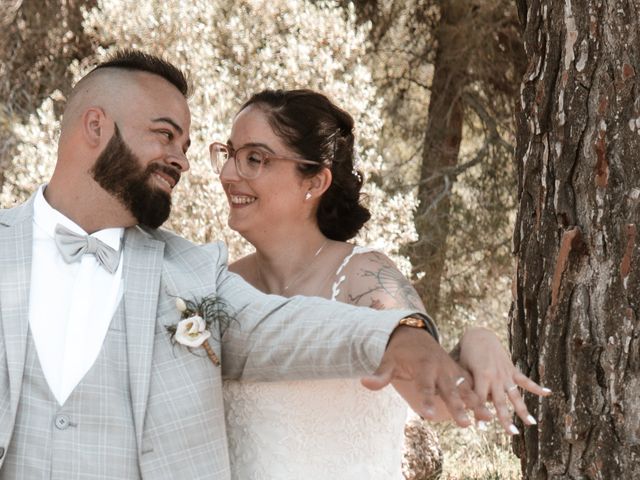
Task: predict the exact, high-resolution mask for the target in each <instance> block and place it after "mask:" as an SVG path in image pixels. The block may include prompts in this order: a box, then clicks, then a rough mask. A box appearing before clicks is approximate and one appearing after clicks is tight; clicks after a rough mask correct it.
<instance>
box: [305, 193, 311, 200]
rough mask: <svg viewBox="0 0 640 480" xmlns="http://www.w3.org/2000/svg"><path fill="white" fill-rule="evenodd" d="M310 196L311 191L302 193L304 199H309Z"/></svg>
mask: <svg viewBox="0 0 640 480" xmlns="http://www.w3.org/2000/svg"><path fill="white" fill-rule="evenodd" d="M310 198H311V192H307V193H305V194H304V199H305V200H309V199H310Z"/></svg>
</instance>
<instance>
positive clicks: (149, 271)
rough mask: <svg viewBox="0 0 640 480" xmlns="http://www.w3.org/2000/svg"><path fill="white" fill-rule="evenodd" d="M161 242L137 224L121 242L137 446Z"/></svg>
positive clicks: (148, 374) (148, 373) (148, 370)
mask: <svg viewBox="0 0 640 480" xmlns="http://www.w3.org/2000/svg"><path fill="white" fill-rule="evenodd" d="M163 253H164V243H162V242H159V241H157V240H154V239H153V238H151V237H150V236H149V235H148V234H146V233H145V232H143V231H142V230H141V229H139V228H138V227H132V228H128V229H127V230H126V233H125V242H124V266H123V280H124V282H123V287H124V312H125V322H126V329H127V355H128V362H129V382H130V388H131V399H132V407H133V417H134V422H135V426H136V438H137V440H138V448H140V446H141V445H142V432H143V427H144V416H145V410H146V406H147V398H148V395H149V380H150V377H151V360H152V357H153V341H154V333H155V326H156V310H157V307H158V296H159V293H160V277H161V274H162V262H163Z"/></svg>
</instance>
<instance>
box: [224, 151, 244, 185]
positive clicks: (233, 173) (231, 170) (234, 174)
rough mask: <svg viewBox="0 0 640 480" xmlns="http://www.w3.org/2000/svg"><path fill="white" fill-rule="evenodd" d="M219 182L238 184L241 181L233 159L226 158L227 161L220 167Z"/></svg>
mask: <svg viewBox="0 0 640 480" xmlns="http://www.w3.org/2000/svg"><path fill="white" fill-rule="evenodd" d="M220 180H221V181H222V182H238V181H240V180H241V178H240V175H238V169H237V168H236V162H235V159H234V158H232V157H229V158H227V161H226V162H224V164H223V165H222V168H221V169H220Z"/></svg>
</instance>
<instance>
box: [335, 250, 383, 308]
mask: <svg viewBox="0 0 640 480" xmlns="http://www.w3.org/2000/svg"><path fill="white" fill-rule="evenodd" d="M376 251H377V250H376V249H375V248H369V247H360V246H358V245H354V247H353V250H351V253H349V255H347V256H346V257H344V260H343V261H342V263H341V264H340V266H339V267H338V271H337V272H336V280H335V282H333V285H332V286H331V300H335V299H336V298H337V297H338V295H339V294H340V286H341V285H342V284H343V283H344V281H345V280H346V279H347V276H346V275H344V274H343V273H342V271H343V270H344V269H345V267H346V266H347V265H348V264H349V262H350V261H351V259H352V258H353V257H354V256H355V255H360V254H362V253H369V252H376Z"/></svg>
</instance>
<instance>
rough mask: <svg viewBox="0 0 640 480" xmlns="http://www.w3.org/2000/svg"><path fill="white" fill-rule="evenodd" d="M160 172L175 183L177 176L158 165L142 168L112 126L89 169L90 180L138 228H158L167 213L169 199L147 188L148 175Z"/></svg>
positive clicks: (171, 170) (140, 163) (170, 170)
mask: <svg viewBox="0 0 640 480" xmlns="http://www.w3.org/2000/svg"><path fill="white" fill-rule="evenodd" d="M157 171H162V172H164V173H166V174H167V175H169V176H171V177H172V178H173V179H174V180H175V181H176V183H177V182H178V180H180V172H179V171H178V170H177V169H175V168H172V167H169V166H167V165H163V164H159V163H150V164H149V165H148V166H147V167H146V168H144V167H142V162H141V161H140V159H139V158H138V157H137V156H136V155H135V154H134V153H133V151H132V150H131V149H130V148H129V146H128V145H127V144H126V143H125V141H124V140H123V139H122V136H121V135H120V130H119V129H118V125H115V131H114V133H113V136H112V137H111V139H110V140H109V143H107V146H106V147H105V148H104V150H103V151H102V153H101V154H100V155H99V156H98V158H97V159H96V163H95V164H94V166H93V168H92V169H91V174H92V176H93V179H94V180H95V181H96V182H97V183H98V185H100V186H101V187H102V188H103V189H104V190H106V191H107V192H109V193H110V194H111V195H113V196H114V197H115V198H116V199H118V200H119V201H120V203H121V204H122V205H123V206H124V207H125V208H126V209H127V210H128V211H129V212H130V213H131V214H132V215H133V216H134V217H135V218H136V220H138V223H139V224H140V225H144V226H147V227H150V228H158V227H159V226H160V225H162V224H163V223H164V222H165V221H166V220H167V218H169V214H170V213H171V195H170V194H169V193H167V192H165V191H163V190H161V189H159V188H157V187H154V186H153V185H151V182H150V180H151V175H153V173H154V172H157Z"/></svg>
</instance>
